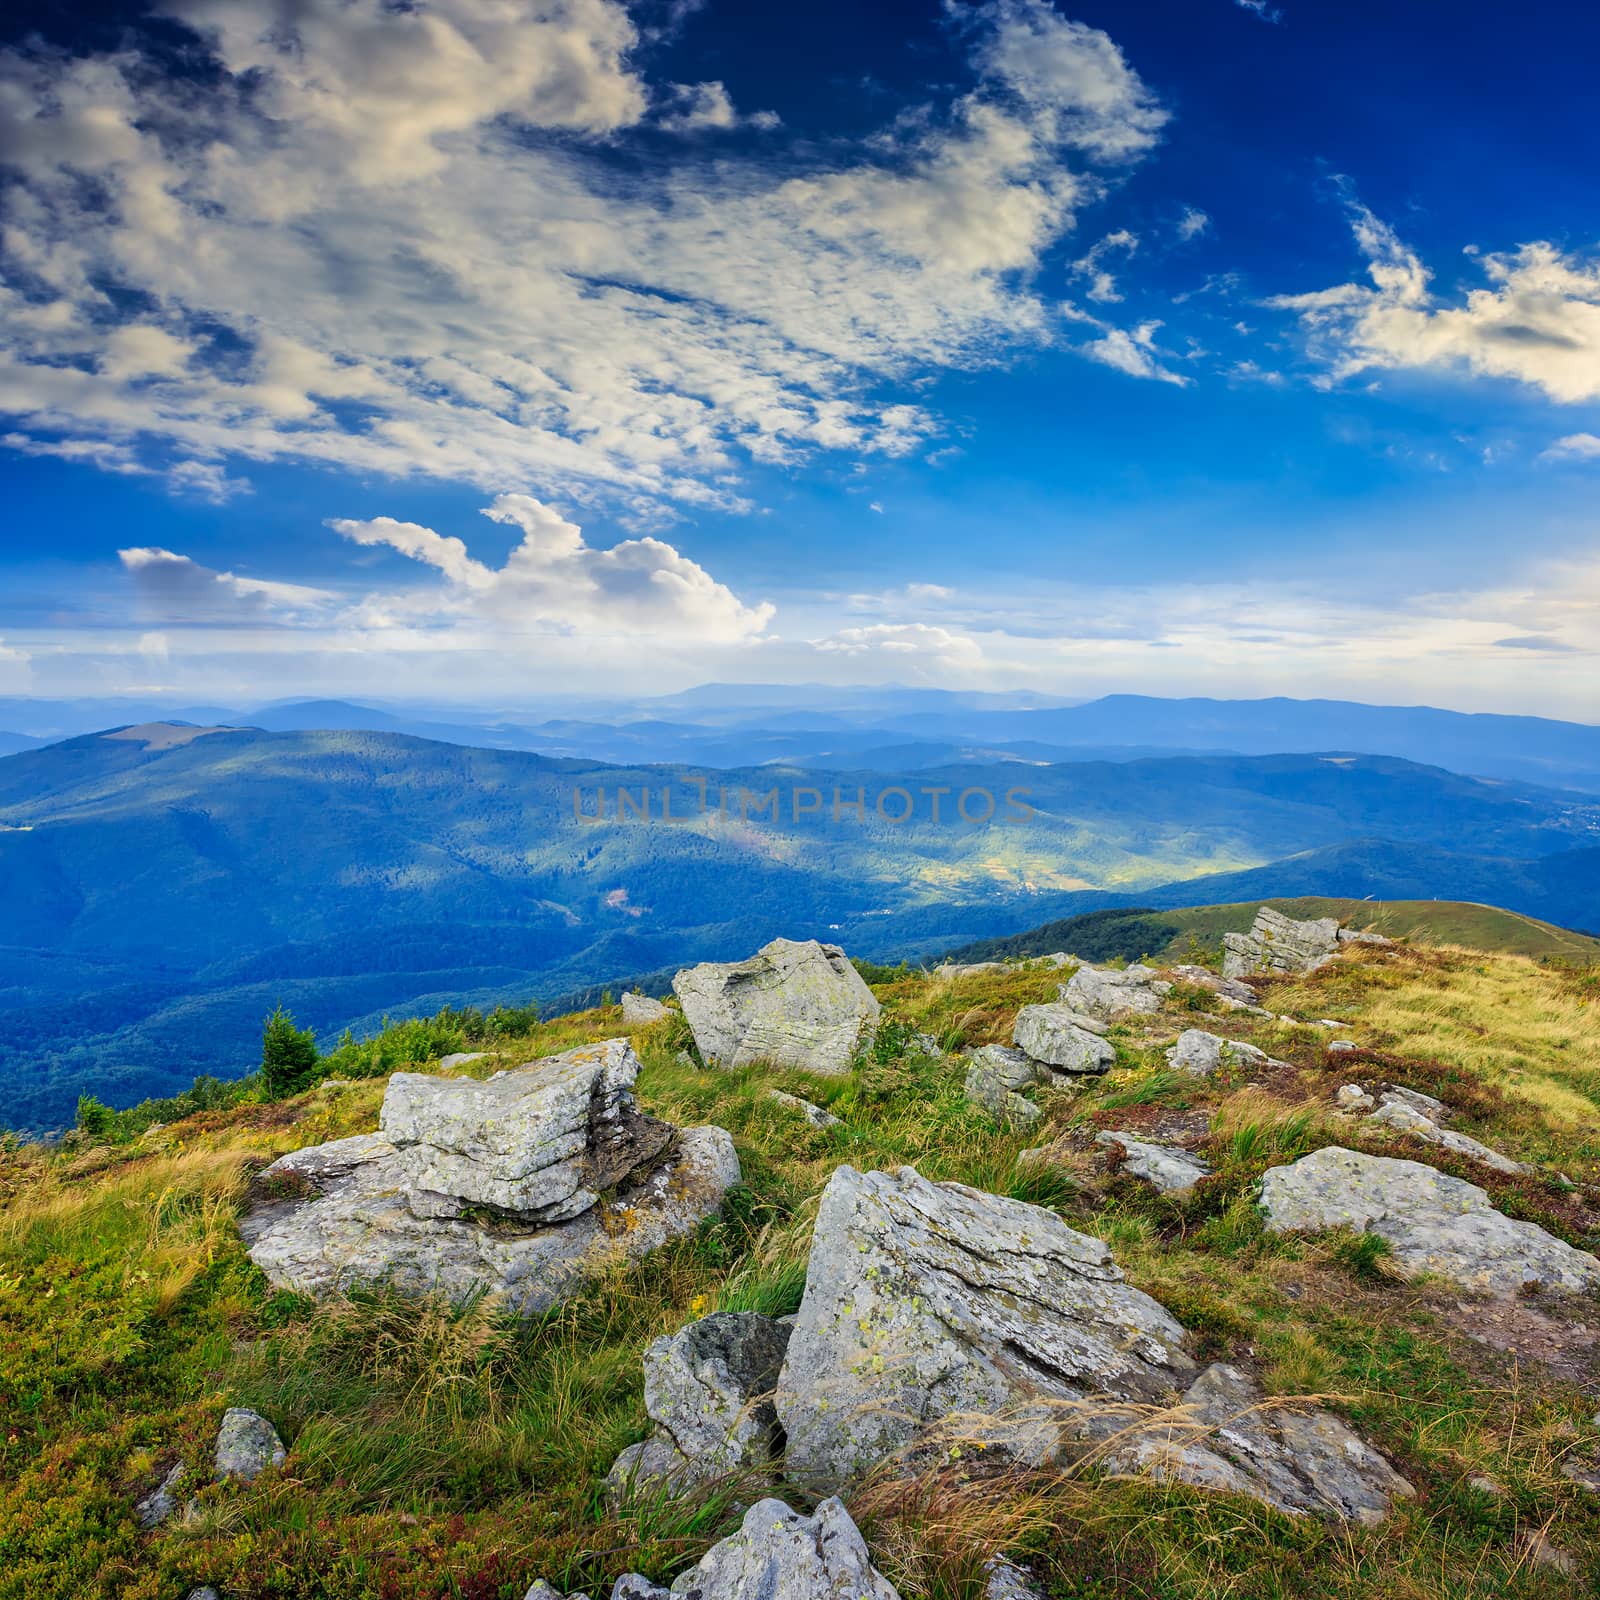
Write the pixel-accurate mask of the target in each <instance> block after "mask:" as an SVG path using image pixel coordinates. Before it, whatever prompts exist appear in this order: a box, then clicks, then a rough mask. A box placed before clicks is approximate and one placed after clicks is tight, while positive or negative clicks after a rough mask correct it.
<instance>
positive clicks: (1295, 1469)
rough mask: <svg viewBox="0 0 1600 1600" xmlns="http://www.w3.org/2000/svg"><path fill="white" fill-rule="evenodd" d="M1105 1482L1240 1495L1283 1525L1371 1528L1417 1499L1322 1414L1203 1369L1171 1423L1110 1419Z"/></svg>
mask: <svg viewBox="0 0 1600 1600" xmlns="http://www.w3.org/2000/svg"><path fill="white" fill-rule="evenodd" d="M1099 1426H1100V1428H1101V1430H1102V1431H1106V1430H1111V1429H1115V1430H1116V1432H1117V1434H1118V1436H1119V1437H1118V1438H1117V1441H1116V1444H1115V1447H1114V1448H1113V1450H1112V1451H1111V1453H1110V1454H1109V1455H1107V1456H1106V1457H1105V1458H1104V1460H1103V1461H1102V1463H1101V1465H1102V1466H1103V1468H1104V1469H1105V1470H1107V1471H1110V1472H1115V1473H1122V1474H1128V1475H1138V1476H1144V1477H1151V1478H1155V1479H1156V1480H1158V1481H1162V1482H1173V1483H1187V1484H1191V1485H1193V1486H1194V1487H1196V1488H1200V1489H1215V1490H1219V1491H1224V1492H1227V1493H1231V1494H1241V1495H1247V1496H1248V1497H1249V1498H1250V1499H1252V1500H1259V1501H1260V1502H1261V1503H1262V1504H1263V1505H1268V1506H1271V1507H1273V1508H1274V1509H1275V1510H1278V1511H1284V1512H1287V1513H1288V1514H1289V1515H1291V1516H1304V1515H1307V1514H1310V1515H1313V1516H1320V1517H1325V1518H1327V1519H1328V1520H1329V1521H1339V1522H1355V1523H1359V1524H1361V1525H1362V1526H1364V1527H1375V1526H1376V1525H1377V1524H1378V1523H1380V1522H1382V1521H1383V1520H1384V1518H1386V1517H1387V1516H1388V1515H1389V1513H1390V1511H1391V1510H1392V1509H1393V1507H1394V1503H1395V1501H1396V1500H1408V1499H1410V1498H1411V1496H1412V1495H1414V1494H1415V1493H1416V1490H1415V1489H1414V1488H1412V1486H1411V1485H1410V1484H1409V1483H1407V1482H1406V1480H1405V1479H1404V1478H1402V1477H1401V1476H1400V1474H1399V1473H1397V1472H1396V1471H1395V1470H1394V1468H1393V1467H1392V1466H1391V1465H1390V1464H1389V1462H1388V1461H1387V1460H1386V1459H1385V1458H1384V1457H1383V1456H1382V1455H1381V1454H1379V1452H1378V1451H1376V1450H1374V1449H1373V1448H1372V1446H1371V1445H1369V1444H1368V1443H1367V1442H1366V1441H1365V1440H1364V1439H1362V1438H1361V1437H1360V1436H1359V1435H1358V1434H1356V1433H1353V1432H1352V1431H1351V1430H1350V1429H1349V1428H1348V1427H1346V1426H1345V1424H1344V1423H1343V1422H1341V1421H1340V1420H1339V1418H1338V1417H1336V1416H1335V1415H1334V1414H1333V1413H1332V1412H1331V1411H1325V1410H1322V1409H1320V1408H1313V1409H1310V1410H1306V1409H1300V1408H1295V1407H1292V1406H1287V1405H1284V1404H1281V1403H1278V1404H1275V1403H1273V1402H1269V1401H1268V1400H1267V1398H1266V1397H1265V1396H1264V1395H1263V1394H1262V1392H1261V1390H1260V1388H1259V1387H1258V1386H1257V1385H1256V1384H1255V1383H1253V1382H1252V1381H1251V1380H1250V1379H1249V1378H1248V1377H1246V1376H1245V1374H1244V1373H1242V1372H1240V1371H1239V1370H1238V1368H1237V1367H1230V1366H1224V1365H1222V1364H1221V1363H1218V1364H1217V1365H1214V1366H1210V1367H1207V1368H1206V1370H1205V1371H1204V1372H1203V1373H1201V1375H1200V1377H1199V1378H1198V1379H1197V1380H1196V1381H1195V1383H1194V1384H1193V1385H1192V1386H1191V1387H1190V1388H1189V1390H1188V1391H1187V1392H1186V1393H1185V1395H1184V1397H1183V1405H1182V1409H1181V1411H1180V1412H1179V1413H1178V1415H1177V1416H1169V1417H1167V1418H1155V1419H1152V1420H1151V1421H1150V1422H1148V1423H1141V1421H1140V1420H1139V1419H1137V1418H1135V1417H1132V1416H1118V1415H1117V1414H1116V1413H1115V1412H1114V1411H1113V1412H1111V1413H1108V1414H1107V1415H1106V1416H1104V1417H1102V1418H1101V1419H1099Z"/></svg>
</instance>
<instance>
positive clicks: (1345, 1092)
mask: <svg viewBox="0 0 1600 1600" xmlns="http://www.w3.org/2000/svg"><path fill="white" fill-rule="evenodd" d="M1333 1098H1334V1100H1335V1102H1336V1103H1337V1105H1338V1107H1339V1109H1340V1110H1341V1111H1349V1112H1351V1113H1358V1112H1362V1111H1371V1110H1372V1109H1373V1107H1374V1106H1376V1105H1377V1103H1378V1102H1377V1101H1376V1100H1374V1099H1373V1098H1372V1096H1371V1095H1370V1094H1368V1093H1367V1091H1366V1090H1365V1089H1363V1088H1362V1087H1361V1085H1360V1084H1359V1083H1346V1084H1343V1085H1341V1086H1340V1089H1339V1092H1338V1093H1337V1094H1336V1095H1335V1096H1334V1097H1333Z"/></svg>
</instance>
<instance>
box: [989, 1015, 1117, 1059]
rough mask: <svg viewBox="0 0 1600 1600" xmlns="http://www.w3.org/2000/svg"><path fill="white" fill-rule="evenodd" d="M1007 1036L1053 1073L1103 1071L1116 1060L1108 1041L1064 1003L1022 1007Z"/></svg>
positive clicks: (1113, 1047)
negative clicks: (1083, 1023) (1051, 1068)
mask: <svg viewBox="0 0 1600 1600" xmlns="http://www.w3.org/2000/svg"><path fill="white" fill-rule="evenodd" d="M1011 1037H1012V1040H1013V1041H1014V1042H1015V1044H1016V1045H1017V1047H1018V1048H1019V1049H1021V1050H1023V1051H1025V1052H1026V1053H1027V1054H1028V1055H1030V1056H1032V1057H1033V1059H1034V1060H1035V1061H1039V1062H1043V1063H1044V1065H1046V1066H1048V1067H1053V1068H1054V1069H1055V1070H1056V1071H1057V1072H1069V1073H1098V1072H1105V1071H1107V1070H1108V1069H1109V1068H1110V1067H1112V1066H1113V1065H1114V1064H1115V1063H1116V1059H1117V1052H1116V1048H1115V1046H1113V1045H1112V1043H1111V1042H1110V1040H1108V1039H1102V1038H1101V1037H1100V1035H1099V1034H1098V1033H1096V1032H1094V1031H1093V1030H1091V1029H1088V1028H1085V1027H1084V1026H1083V1025H1082V1022H1081V1021H1080V1020H1079V1018H1077V1017H1076V1016H1075V1015H1074V1014H1073V1012H1072V1011H1071V1009H1070V1008H1068V1007H1067V1006H1064V1005H1039V1006H1024V1007H1023V1008H1022V1009H1021V1010H1020V1011H1019V1012H1018V1013H1017V1021H1016V1026H1015V1028H1014V1029H1013V1030H1012V1034H1011Z"/></svg>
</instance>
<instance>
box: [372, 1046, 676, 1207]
mask: <svg viewBox="0 0 1600 1600" xmlns="http://www.w3.org/2000/svg"><path fill="white" fill-rule="evenodd" d="M639 1065H640V1063H639V1058H638V1056H636V1055H635V1054H634V1053H633V1047H632V1046H631V1045H630V1044H629V1043H628V1041H627V1040H626V1039H607V1040H605V1041H604V1042H602V1043H600V1044H587V1045H580V1046H578V1047H577V1048H576V1049H573V1050H567V1051H564V1052H563V1053H562V1054H561V1055H558V1056H551V1057H549V1058H548V1059H546V1060H544V1061H541V1062H539V1063H538V1064H537V1065H535V1066H532V1067H521V1068H517V1069H515V1070H513V1071H510V1072H497V1073H495V1075H494V1076H493V1077H492V1078H486V1079H485V1080H484V1081H483V1082H481V1083H480V1082H477V1081H475V1080H473V1079H471V1078H438V1077H433V1076H430V1075H428V1074H426V1073H420V1072H396V1073H394V1074H393V1075H392V1076H391V1077H390V1079H389V1088H388V1091H387V1093H385V1095H384V1097H383V1109H382V1111H381V1112H380V1113H379V1116H378V1131H379V1132H380V1133H381V1134H382V1136H383V1137H384V1138H386V1139H388V1140H389V1142H390V1143H391V1144H393V1145H394V1146H395V1147H396V1149H397V1150H399V1151H400V1152H401V1155H400V1159H401V1162H402V1164H403V1165H404V1166H405V1168H406V1170H407V1173H408V1177H409V1181H410V1187H412V1188H413V1189H419V1190H423V1191H428V1192H431V1193H433V1194H438V1195H447V1196H449V1197H451V1198H452V1199H454V1200H458V1201H461V1202H462V1203H464V1204H465V1205H469V1206H486V1207H489V1208H491V1209H492V1210H494V1211H498V1212H502V1213H504V1214H505V1215H507V1216H509V1217H515V1218H518V1219H520V1220H525V1221H530V1222H564V1221H566V1220H567V1219H568V1218H571V1217H575V1216H578V1215H579V1214H580V1213H582V1212H584V1211H587V1210H589V1209H590V1208H591V1207H592V1206H593V1205H595V1203H596V1202H597V1201H598V1200H599V1198H600V1195H601V1193H602V1192H603V1191H605V1190H607V1189H611V1188H615V1187H616V1185H617V1184H619V1183H621V1182H622V1181H623V1180H624V1179H626V1178H627V1177H628V1176H629V1174H631V1173H632V1172H634V1171H636V1170H637V1169H639V1168H640V1167H647V1166H649V1165H650V1164H651V1163H653V1162H654V1161H655V1160H656V1159H657V1158H658V1157H660V1156H661V1154H662V1153H663V1152H664V1151H665V1150H666V1148H667V1146H668V1145H669V1144H670V1143H671V1141H672V1135H673V1129H672V1127H671V1125H670V1124H668V1123H665V1122H661V1121H659V1120H658V1119H656V1118H655V1117H648V1116H645V1115H644V1114H643V1113H642V1112H640V1111H639V1110H638V1109H637V1108H636V1107H635V1105H634V1102H633V1094H632V1090H633V1085H634V1081H635V1079H636V1078H637V1077H638V1075H639Z"/></svg>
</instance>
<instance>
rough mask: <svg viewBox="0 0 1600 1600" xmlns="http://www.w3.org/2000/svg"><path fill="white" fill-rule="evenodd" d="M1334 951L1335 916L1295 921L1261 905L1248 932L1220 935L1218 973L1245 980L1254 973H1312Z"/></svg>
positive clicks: (1336, 938)
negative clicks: (1220, 957)
mask: <svg viewBox="0 0 1600 1600" xmlns="http://www.w3.org/2000/svg"><path fill="white" fill-rule="evenodd" d="M1338 948H1339V922H1338V919H1337V918H1336V917H1318V918H1315V919H1313V920H1311V921H1309V922H1296V921H1295V920H1294V919H1293V918H1292V917H1286V916H1284V914H1283V913H1282V912H1281V911H1274V910H1273V909H1272V907H1271V906H1262V907H1261V909H1260V910H1259V911H1257V912H1256V920H1255V922H1254V924H1253V925H1252V927H1251V929H1250V931H1249V933H1225V934H1223V936H1222V951H1223V954H1222V974H1223V976H1224V977H1226V978H1248V977H1250V976H1251V975H1252V974H1255V973H1278V974H1294V975H1298V974H1300V973H1305V972H1314V971H1315V970H1316V969H1317V968H1318V967H1320V966H1323V965H1325V964H1326V963H1327V962H1329V961H1331V960H1332V959H1333V957H1334V954H1335V952H1336V951H1337V950H1338Z"/></svg>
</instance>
